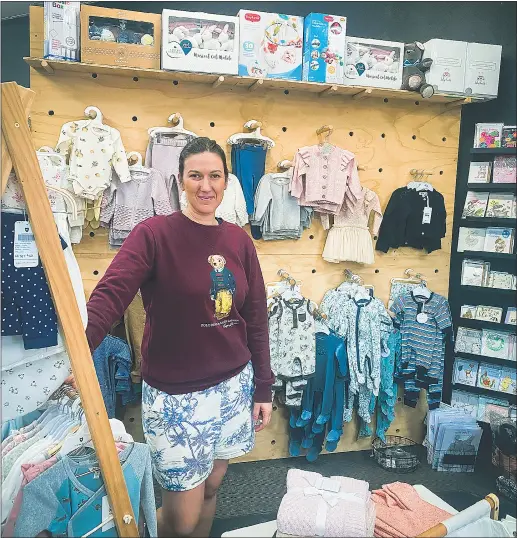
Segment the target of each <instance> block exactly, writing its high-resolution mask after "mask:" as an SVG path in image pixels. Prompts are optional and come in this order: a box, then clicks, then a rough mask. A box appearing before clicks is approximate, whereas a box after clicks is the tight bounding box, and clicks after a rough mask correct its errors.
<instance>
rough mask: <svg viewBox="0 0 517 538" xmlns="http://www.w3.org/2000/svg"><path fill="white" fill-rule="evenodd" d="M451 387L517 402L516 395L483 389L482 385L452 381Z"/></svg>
mask: <svg viewBox="0 0 517 538" xmlns="http://www.w3.org/2000/svg"><path fill="white" fill-rule="evenodd" d="M452 388H453V389H457V390H465V391H467V392H472V393H474V394H480V395H482V396H491V397H492V398H501V399H502V400H508V401H509V402H511V403H513V404H515V403H516V402H517V396H515V394H508V393H507V392H499V391H498V390H490V389H484V388H482V387H471V386H470V385H462V384H461V383H453V384H452Z"/></svg>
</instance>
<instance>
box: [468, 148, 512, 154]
mask: <svg viewBox="0 0 517 538" xmlns="http://www.w3.org/2000/svg"><path fill="white" fill-rule="evenodd" d="M470 153H472V154H474V155H516V154H517V148H470Z"/></svg>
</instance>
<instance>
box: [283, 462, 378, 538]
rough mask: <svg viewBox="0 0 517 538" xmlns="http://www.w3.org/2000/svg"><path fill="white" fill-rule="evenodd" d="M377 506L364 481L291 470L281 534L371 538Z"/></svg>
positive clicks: (284, 502) (284, 500) (284, 501)
mask: <svg viewBox="0 0 517 538" xmlns="http://www.w3.org/2000/svg"><path fill="white" fill-rule="evenodd" d="M374 522H375V505H374V504H373V503H372V501H371V499H370V491H369V484H368V482H365V481H363V480H356V479H354V478H345V477H341V476H332V477H330V479H329V478H325V477H323V476H321V475H320V474H319V473H314V472H310V471H302V470H299V469H291V470H290V471H289V472H288V473H287V493H286V495H285V496H284V498H283V499H282V502H281V504H280V508H279V510H278V516H277V528H278V532H279V534H281V535H283V534H286V535H290V536H311V537H312V536H325V537H327V536H328V537H331V536H332V537H337V538H339V537H354V536H361V537H364V536H372V534H373V527H374Z"/></svg>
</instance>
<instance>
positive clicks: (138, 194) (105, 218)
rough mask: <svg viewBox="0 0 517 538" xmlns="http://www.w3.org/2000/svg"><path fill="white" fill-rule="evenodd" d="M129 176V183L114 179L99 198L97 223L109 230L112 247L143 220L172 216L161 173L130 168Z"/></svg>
mask: <svg viewBox="0 0 517 538" xmlns="http://www.w3.org/2000/svg"><path fill="white" fill-rule="evenodd" d="M129 172H130V175H131V181H128V182H126V183H121V182H120V181H119V180H118V179H114V181H112V182H111V184H110V186H109V187H108V188H107V189H106V190H105V191H104V194H103V196H102V204H101V212H100V223H101V226H104V227H105V228H109V243H110V246H111V247H120V246H121V245H122V243H123V242H124V240H125V239H126V238H127V236H128V235H129V234H130V233H131V230H132V229H133V228H134V227H135V226H136V225H137V224H138V223H140V222H142V221H143V220H146V219H148V218H150V217H154V216H155V215H170V214H171V213H172V208H171V204H170V201H169V193H168V192H167V189H166V187H165V181H164V179H163V176H162V174H161V172H159V171H158V170H156V169H155V168H142V169H134V168H130V169H129Z"/></svg>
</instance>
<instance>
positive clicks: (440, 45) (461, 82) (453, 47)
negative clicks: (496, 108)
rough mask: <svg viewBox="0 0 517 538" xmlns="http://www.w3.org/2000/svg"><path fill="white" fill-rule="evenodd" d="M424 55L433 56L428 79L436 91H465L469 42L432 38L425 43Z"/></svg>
mask: <svg viewBox="0 0 517 538" xmlns="http://www.w3.org/2000/svg"><path fill="white" fill-rule="evenodd" d="M424 57H425V58H431V59H432V60H433V63H432V65H431V69H430V70H429V71H428V72H427V73H426V76H425V78H426V81H427V83H428V84H431V85H432V86H433V87H434V91H435V92H439V93H445V94H453V95H463V94H464V93H465V65H466V63H467V43H466V42H465V41H450V40H448V39H431V40H430V41H427V42H426V43H424Z"/></svg>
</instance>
